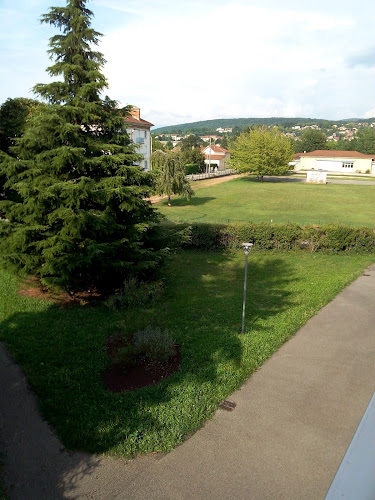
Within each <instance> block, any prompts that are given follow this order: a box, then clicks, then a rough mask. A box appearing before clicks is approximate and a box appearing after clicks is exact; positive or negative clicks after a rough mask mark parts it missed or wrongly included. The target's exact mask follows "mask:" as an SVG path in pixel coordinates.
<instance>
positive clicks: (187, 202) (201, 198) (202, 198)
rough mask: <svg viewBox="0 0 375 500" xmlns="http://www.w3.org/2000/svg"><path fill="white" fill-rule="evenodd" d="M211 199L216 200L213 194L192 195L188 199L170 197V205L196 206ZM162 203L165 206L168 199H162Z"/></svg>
mask: <svg viewBox="0 0 375 500" xmlns="http://www.w3.org/2000/svg"><path fill="white" fill-rule="evenodd" d="M212 200H216V198H214V197H213V196H199V197H198V196H193V197H192V198H190V200H188V199H187V198H172V199H171V206H172V207H188V206H192V207H197V206H199V205H204V204H206V203H209V202H210V201H212ZM162 205H164V206H167V205H168V201H167V200H163V201H162Z"/></svg>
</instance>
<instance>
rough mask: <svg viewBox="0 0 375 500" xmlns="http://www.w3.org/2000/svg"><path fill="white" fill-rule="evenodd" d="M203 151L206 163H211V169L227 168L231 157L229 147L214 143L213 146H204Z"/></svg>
mask: <svg viewBox="0 0 375 500" xmlns="http://www.w3.org/2000/svg"><path fill="white" fill-rule="evenodd" d="M201 151H202V153H203V154H204V162H205V164H206V165H209V166H210V167H211V169H215V168H217V170H225V169H226V168H227V166H226V164H227V161H228V160H229V158H230V152H229V151H228V150H227V149H224V148H222V147H221V146H218V145H217V144H212V145H211V146H204V147H202V148H201Z"/></svg>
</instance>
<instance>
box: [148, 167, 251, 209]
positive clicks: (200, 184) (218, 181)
mask: <svg viewBox="0 0 375 500" xmlns="http://www.w3.org/2000/svg"><path fill="white" fill-rule="evenodd" d="M245 175H248V174H233V175H225V176H223V177H213V178H212V179H203V180H201V181H191V183H190V184H191V185H192V186H193V187H194V186H195V187H200V188H202V187H208V186H214V185H215V184H221V183H222V182H228V181H231V180H233V179H238V178H239V177H244V176H245ZM165 198H168V197H167V196H166V195H163V196H151V198H147V199H148V200H149V201H151V203H152V204H154V203H159V201H161V200H164V199H165ZM172 198H175V196H172Z"/></svg>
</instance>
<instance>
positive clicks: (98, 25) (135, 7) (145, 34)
mask: <svg viewBox="0 0 375 500" xmlns="http://www.w3.org/2000/svg"><path fill="white" fill-rule="evenodd" d="M51 5H58V6H63V5H65V1H64V0H13V1H11V0H0V60H1V65H0V103H2V102H4V101H5V100H6V99H7V98H8V97H33V95H32V94H31V93H30V89H31V87H33V85H35V84H36V83H41V82H47V81H49V77H48V75H47V73H46V71H45V69H46V67H47V66H48V65H50V60H49V58H48V55H47V52H46V51H47V49H48V40H49V37H51V36H52V35H53V34H54V33H55V30H54V29H53V28H51V27H49V26H47V25H44V24H43V25H41V24H40V23H39V18H40V16H41V14H43V13H45V12H47V10H48V8H49V7H50V6H51ZM88 7H89V8H90V9H91V10H92V11H93V12H94V14H95V17H94V18H93V22H92V26H93V28H94V29H96V30H97V31H100V32H101V33H103V35H104V36H103V38H102V41H101V44H100V50H101V52H103V54H104V56H105V59H106V60H107V64H106V65H105V67H104V69H103V72H104V74H105V75H106V77H107V79H108V82H109V89H108V92H107V93H108V95H109V96H110V97H111V98H113V99H117V100H118V101H119V102H120V103H121V104H122V105H125V104H133V105H137V106H139V107H140V108H141V116H142V117H143V118H145V119H146V120H149V121H151V122H152V123H154V124H155V125H157V126H162V125H170V124H177V123H184V122H191V121H198V120H205V119H213V118H231V117H271V116H288V117H293V116H304V117H312V118H327V119H341V118H351V117H366V118H370V117H374V116H375V91H374V89H375V85H374V84H375V36H374V31H373V20H374V18H375V4H374V2H373V0H371V1H370V0H357V1H356V2H353V1H351V0H350V1H349V0H325V1H323V0H315V1H305V0H282V1H281V0H277V1H276V0H263V1H260V0H242V1H241V0H238V1H227V0H204V1H202V0H200V1H198V0H179V1H178V0H175V1H171V0H92V1H90V2H88Z"/></svg>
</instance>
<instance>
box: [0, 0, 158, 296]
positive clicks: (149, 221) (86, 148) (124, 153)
mask: <svg viewBox="0 0 375 500" xmlns="http://www.w3.org/2000/svg"><path fill="white" fill-rule="evenodd" d="M85 3H86V2H85V1H83V0H68V2H67V6H66V7H52V8H51V9H50V11H49V13H48V14H45V15H44V16H43V17H42V22H45V23H47V24H51V25H53V26H55V27H56V28H58V29H60V31H61V34H59V35H55V36H53V37H52V38H51V40H50V47H51V48H50V51H49V52H50V55H51V57H52V58H54V59H55V63H54V64H53V65H52V66H51V67H50V68H48V72H49V74H50V75H51V76H52V77H55V76H61V77H62V81H54V82H52V83H49V84H38V85H36V86H35V87H34V91H35V92H36V93H37V94H38V95H39V96H41V97H42V98H43V99H45V100H46V101H48V102H49V104H48V105H44V106H39V107H38V108H37V109H36V110H35V112H33V114H32V116H31V117H30V119H29V121H28V123H27V127H26V129H25V131H24V134H23V135H22V137H21V138H19V139H18V140H17V141H16V145H15V146H14V148H13V149H12V152H13V154H14V158H12V159H10V160H9V161H7V162H3V164H2V170H3V172H4V173H5V175H6V177H7V183H6V188H7V189H8V190H9V191H10V192H11V193H13V196H8V199H6V200H4V201H2V202H1V205H2V207H1V210H2V213H3V214H4V218H6V219H8V220H9V222H6V223H3V228H2V232H3V236H4V237H3V239H2V242H1V243H2V248H1V251H2V253H3V255H4V258H5V260H6V262H7V263H8V265H11V266H13V267H15V268H16V269H17V270H18V271H23V272H26V273H33V274H36V275H37V276H38V277H40V278H41V279H42V282H43V283H44V284H46V285H47V286H58V287H62V288H64V289H70V290H78V289H87V288H88V287H99V288H102V289H107V288H113V287H117V286H119V285H120V284H121V283H122V282H123V281H124V279H125V278H127V277H130V276H134V275H138V274H139V275H141V276H146V275H148V274H149V273H150V272H152V270H153V269H154V268H156V267H157V265H158V263H159V262H160V258H161V255H160V252H159V251H158V250H157V249H155V248H154V244H153V242H152V241H151V240H150V236H149V234H150V230H151V229H152V227H153V225H154V224H155V223H156V222H157V217H156V215H155V213H154V212H153V209H152V207H151V205H150V203H149V202H147V201H145V198H146V197H147V196H148V194H149V192H150V188H151V185H152V178H151V176H150V174H148V173H145V172H143V171H142V169H141V167H139V166H135V163H136V162H137V160H138V159H139V155H137V154H136V152H135V147H134V145H132V144H131V142H130V140H129V137H128V135H127V133H126V125H125V122H124V116H126V114H127V113H128V111H129V109H128V108H123V109H118V108H117V103H116V102H115V101H112V100H110V99H109V98H108V97H106V98H104V99H102V98H101V94H102V92H103V91H104V89H105V88H106V86H107V82H106V79H105V77H104V75H103V74H102V73H101V68H102V66H103V64H104V59H103V56H102V54H101V53H100V52H97V51H94V50H92V49H91V46H92V45H96V44H97V43H98V40H99V36H100V34H99V33H97V32H96V31H94V30H93V29H92V28H91V27H90V18H91V16H92V13H91V11H89V10H88V9H87V8H86V7H85ZM17 197H18V199H17Z"/></svg>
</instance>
